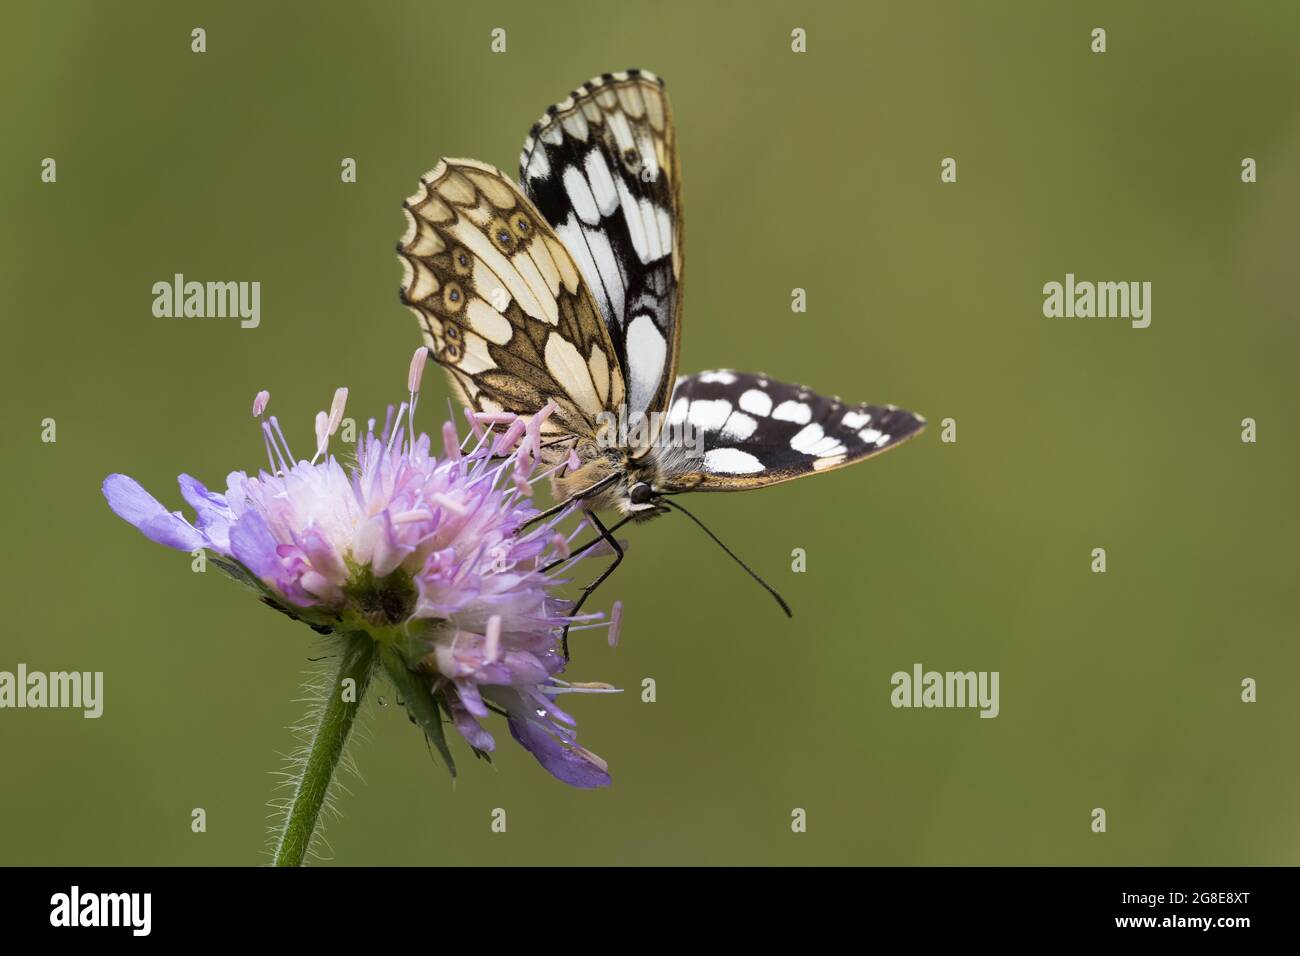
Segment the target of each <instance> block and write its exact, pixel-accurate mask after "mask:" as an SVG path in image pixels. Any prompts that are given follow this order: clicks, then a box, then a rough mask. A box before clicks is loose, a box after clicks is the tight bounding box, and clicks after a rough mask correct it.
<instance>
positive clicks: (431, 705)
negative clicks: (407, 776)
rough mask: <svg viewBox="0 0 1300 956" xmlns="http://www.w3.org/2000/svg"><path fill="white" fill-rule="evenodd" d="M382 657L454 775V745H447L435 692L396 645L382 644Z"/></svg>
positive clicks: (409, 707)
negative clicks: (394, 646)
mask: <svg viewBox="0 0 1300 956" xmlns="http://www.w3.org/2000/svg"><path fill="white" fill-rule="evenodd" d="M379 659H380V660H381V661H382V662H383V665H384V670H385V671H387V672H388V677H389V679H390V680H391V681H392V682H393V684H394V686H396V688H397V693H398V694H399V695H400V697H401V700H402V704H403V706H404V707H406V712H407V713H408V714H410V715H411V717H412V718H413V719H414V720H415V723H416V724H417V725H419V727H420V729H421V730H423V731H424V736H425V737H427V738H428V739H429V742H430V743H432V744H433V746H434V748H435V749H436V750H437V751H438V753H439V754H441V755H442V759H443V761H444V762H445V763H446V764H447V770H448V771H450V773H451V775H452V777H453V778H454V777H455V776H456V761H455V760H454V759H452V756H451V749H450V748H449V747H448V746H447V736H446V734H445V733H443V729H442V712H441V711H440V710H439V709H438V703H437V701H435V700H434V699H433V692H432V691H430V690H429V688H428V687H426V686H425V684H424V682H423V681H421V680H420V678H419V675H417V674H415V673H414V672H412V671H411V669H410V668H409V667H407V666H406V661H405V659H404V658H403V657H402V655H401V654H400V653H399V652H398V651H397V650H395V649H394V648H392V647H390V646H387V645H380V646H379Z"/></svg>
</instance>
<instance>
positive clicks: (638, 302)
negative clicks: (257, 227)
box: [397, 70, 925, 613]
mask: <svg viewBox="0 0 1300 956" xmlns="http://www.w3.org/2000/svg"><path fill="white" fill-rule="evenodd" d="M519 165H520V171H519V182H520V185H519V186H516V185H515V184H514V183H513V182H512V181H511V180H510V179H509V178H507V177H506V176H505V175H504V174H503V173H502V172H501V171H500V170H498V169H496V168H494V167H492V166H490V165H488V164H486V163H481V162H477V161H475V160H471V159H444V160H443V161H441V162H440V163H438V165H437V166H436V167H434V169H433V170H431V171H430V172H429V173H427V174H426V175H425V176H424V177H423V179H422V186H421V189H420V191H419V192H418V193H416V194H415V195H414V196H411V197H410V198H409V199H408V200H407V201H406V204H405V208H406V212H407V218H408V220H409V223H408V228H407V231H406V234H405V236H403V238H402V241H401V243H400V244H399V245H398V247H397V250H398V254H399V256H400V258H401V260H402V262H403V265H404V270H405V278H404V281H403V287H402V301H403V302H404V303H405V304H406V305H407V306H409V307H410V308H411V309H412V311H413V312H414V313H415V314H416V317H417V318H418V319H419V322H420V327H421V329H422V330H423V332H424V338H425V342H426V343H427V345H428V348H429V350H430V352H431V354H432V356H433V358H434V359H435V360H436V361H437V362H439V363H440V364H441V365H443V366H444V367H445V368H446V369H447V371H448V373H449V374H450V377H451V382H452V387H453V389H454V390H455V392H456V393H457V395H458V396H459V398H460V399H461V401H462V402H464V403H465V405H466V406H467V407H468V408H470V409H471V410H474V411H478V412H483V413H513V414H516V415H521V416H528V415H533V414H535V413H537V412H539V411H540V410H541V409H542V408H543V407H544V406H547V405H548V403H552V402H553V403H554V405H555V410H554V412H553V414H551V415H550V416H549V417H548V418H547V419H546V421H545V423H544V424H543V426H542V432H541V434H542V438H543V440H544V445H545V448H546V452H545V455H544V456H543V457H544V460H546V461H548V462H549V463H551V464H553V465H559V464H560V463H562V462H564V461H566V460H567V462H568V466H567V467H563V466H561V467H559V468H558V470H557V471H556V474H555V476H554V477H553V485H554V490H555V493H556V495H557V498H558V499H559V500H560V501H561V502H562V504H563V503H567V502H569V501H572V500H580V501H581V502H583V504H584V506H585V507H586V509H587V510H588V512H589V514H590V517H591V520H592V522H593V524H594V526H595V527H596V528H597V529H598V530H599V531H600V533H601V536H602V539H603V540H606V541H608V542H609V543H610V544H611V545H612V546H613V548H614V551H615V553H616V556H617V557H616V560H615V561H614V562H613V563H612V564H611V565H610V567H609V568H608V569H607V570H606V572H605V573H604V574H602V575H601V576H600V579H598V580H597V581H596V582H595V583H594V584H593V585H592V587H591V588H589V589H588V593H589V592H590V590H591V589H594V587H595V586H596V585H597V584H599V583H600V581H601V580H604V578H605V577H606V576H608V573H609V571H612V570H613V568H614V566H616V565H617V564H618V559H621V558H622V550H621V549H620V548H619V545H618V542H617V541H616V540H615V539H614V538H613V537H612V535H611V530H613V529H606V527H605V526H604V524H602V523H601V522H600V520H599V518H598V517H597V514H596V513H597V512H599V511H602V510H607V509H613V510H616V511H618V512H619V513H620V514H621V516H622V518H621V520H620V521H619V522H618V523H617V524H615V525H614V529H617V527H618V526H619V525H622V524H624V523H626V522H627V521H630V520H633V519H639V518H648V517H652V516H654V515H658V514H662V513H664V512H666V511H667V510H669V508H678V509H680V506H679V505H676V504H675V503H673V502H670V501H669V500H668V497H669V496H672V495H676V494H679V493H682V492H687V491H736V490H740V489H745V488H759V487H762V486H764V485H772V484H776V483H777V482H782V481H789V480H791V479H794V478H802V477H803V476H805V475H811V474H815V473H817V472H821V471H829V470H831V469H834V468H840V467H842V466H844V465H848V464H851V463H853V462H857V461H862V460H863V459H865V458H869V457H871V456H873V455H876V454H879V453H880V452H882V451H886V450H887V449H890V448H893V447H894V446H895V445H898V444H900V443H901V442H903V441H905V440H906V439H908V438H911V437H912V436H913V435H915V434H917V433H918V432H920V431H921V429H922V428H924V427H925V420H924V419H923V418H921V417H920V416H919V415H915V414H913V413H912V412H908V411H904V410H903V409H900V408H895V407H894V406H892V405H884V406H880V405H845V404H843V403H842V402H841V401H840V400H839V399H838V398H826V397H823V396H821V395H817V394H814V393H813V392H811V391H809V390H808V389H806V388H803V387H802V386H798V385H786V384H783V383H781V382H778V381H775V380H773V379H769V378H768V377H767V376H765V375H752V374H747V373H744V372H734V371H728V370H723V371H712V372H700V373H698V374H696V375H688V376H684V377H681V378H677V377H676V370H677V354H678V348H679V344H680V340H681V335H680V329H681V314H682V266H683V262H684V256H683V249H682V203H681V173H680V167H679V165H678V159H677V138H676V132H675V130H674V128H673V119H672V110H671V108H670V106H669V102H668V96H667V94H666V93H665V92H664V88H663V81H662V80H660V79H659V78H658V77H656V76H654V75H653V74H651V73H648V72H646V71H644V70H629V71H627V72H626V73H612V74H611V73H606V74H604V75H603V76H599V77H596V78H594V79H592V80H590V81H588V82H586V83H584V84H583V85H582V87H581V88H580V89H577V90H574V91H573V93H572V94H571V95H570V96H569V98H568V99H566V100H564V102H562V103H557V104H556V105H554V106H552V107H551V108H550V109H548V110H547V111H546V113H545V115H543V116H542V117H541V119H539V120H538V121H537V122H536V123H535V124H534V125H533V128H532V131H531V132H530V133H529V135H528V138H527V140H525V142H524V147H523V151H522V152H521V154H520V157H519ZM687 439H689V440H687ZM681 510H684V509H681ZM687 514H688V515H689V512H687ZM691 517H692V518H693V519H694V516H691ZM697 523H699V522H698V520H697ZM701 527H703V525H701ZM705 531H706V532H707V531H708V529H707V528H706V529H705ZM710 536H711V537H712V535H711V533H710ZM714 540H715V541H716V540H717V539H716V538H714ZM594 543H595V542H593V544H594ZM718 543H719V544H721V542H720V541H719V542H718ZM723 547H725V545H723ZM729 553H730V552H729ZM732 556H733V557H735V556H734V555H732ZM736 560H737V561H739V558H737V559H736ZM741 564H742V566H744V565H743V562H741ZM746 570H747V571H748V570H749V569H748V567H746ZM750 574H753V572H752V571H750ZM754 576H755V577H756V578H757V575H754ZM759 580H760V583H761V579H759ZM764 586H765V587H767V585H766V584H764ZM768 590H769V591H771V590H772V589H771V588H770V587H769V588H768ZM772 593H773V595H774V596H775V597H776V598H777V600H778V601H781V599H780V596H779V595H776V594H775V592H772ZM585 596H586V595H584V598H585ZM781 604H782V607H785V608H786V612H787V613H789V608H788V607H786V605H785V602H784V601H781Z"/></svg>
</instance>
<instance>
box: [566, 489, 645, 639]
mask: <svg viewBox="0 0 1300 956" xmlns="http://www.w3.org/2000/svg"><path fill="white" fill-rule="evenodd" d="M587 517H588V518H590V519H591V523H592V524H594V525H595V526H596V530H597V531H599V532H600V537H599V538H596V539H595V540H594V541H590V542H588V543H587V544H585V545H583V546H582V547H581V548H579V549H578V550H577V551H575V552H574V554H575V555H576V554H581V553H582V552H583V551H586V550H587V549H588V548H592V547H595V546H596V545H598V544H600V542H602V541H608V542H609V545H610V547H612V548H613V549H614V560H613V561H611V562H610V563H609V566H608V567H607V568H605V570H604V571H601V572H600V576H599V577H597V578H596V580H595V581H592V582H591V583H590V584H589V585H587V586H586V587H585V588H583V590H582V597H580V598H578V601H577V603H576V604H574V605H573V608H572V609H571V610H570V611H569V614H570V615H572V616H577V613H578V612H579V611H581V610H582V605H583V604H585V603H586V602H587V598H589V597H591V595H592V594H593V593H594V592H595V590H596V588H598V587H600V586H601V584H602V583H604V581H605V579H606V578H607V577H609V576H610V575H611V574H613V573H614V569H615V568H616V567H618V566H619V565H620V564H622V563H623V546H622V545H621V544H619V543H618V539H617V538H615V537H614V534H613V532H614V531H617V530H618V529H619V528H621V527H623V525H625V524H627V523H628V522H629V521H631V520H632V515H628V516H627V517H626V518H623V519H622V520H621V521H619V522H618V523H617V524H615V525H614V528H613V530H612V531H611V530H610V529H608V528H606V527H605V526H604V525H603V524H601V521H600V518H598V517H596V513H595V512H594V511H589V512H587ZM571 626H572V625H565V627H564V634H563V635H562V636H561V637H560V644H561V646H562V647H563V648H564V660H565V661H566V662H567V661H568V660H569V627H571Z"/></svg>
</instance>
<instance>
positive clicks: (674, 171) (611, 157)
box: [519, 70, 683, 455]
mask: <svg viewBox="0 0 1300 956" xmlns="http://www.w3.org/2000/svg"><path fill="white" fill-rule="evenodd" d="M519 182H520V185H521V186H522V187H523V190H524V193H525V194H526V195H527V196H528V197H529V199H531V200H532V201H533V203H535V204H536V206H537V208H538V210H539V211H540V212H541V213H542V215H543V216H545V217H546V220H547V222H549V223H550V224H551V226H552V227H553V228H554V229H555V232H556V234H557V235H558V236H559V237H560V239H561V241H563V242H564V244H565V246H566V247H567V248H568V250H569V252H570V253H571V254H572V255H573V258H574V260H575V261H576V262H577V264H578V268H579V269H580V271H581V272H582V276H583V278H584V279H585V280H586V282H587V285H588V286H590V288H591V290H592V293H593V295H594V297H595V299H596V303H597V305H598V306H599V308H600V311H601V314H602V316H603V317H604V319H605V324H606V327H607V328H608V329H609V337H610V340H611V341H612V343H613V347H614V352H615V354H616V355H617V357H618V363H619V366H620V368H621V369H622V372H623V378H624V380H625V382H626V386H627V410H626V416H627V419H628V421H629V423H633V424H634V423H635V422H637V421H638V420H639V419H640V418H641V416H644V415H648V414H649V413H653V412H663V411H664V410H665V409H666V408H667V407H668V399H669V396H670V395H671V392H672V387H673V380H674V376H675V375H676V369H677V354H678V349H679V341H680V327H681V309H682V302H681V289H682V264H683V257H682V204H681V174H680V168H679V164H678V159H677V134H676V131H675V129H674V126H673V117H672V108H671V106H670V104H669V102H668V96H667V94H666V93H665V92H664V87H663V81H662V80H660V79H659V78H658V77H656V76H655V75H654V74H652V73H649V72H647V71H644V70H628V71H626V72H623V73H606V74H604V75H602V76H598V77H595V78H593V79H591V80H588V81H587V82H586V83H584V84H582V86H581V87H579V88H578V89H576V90H574V91H573V93H572V94H571V95H570V96H569V97H568V98H567V99H565V100H564V101H563V102H561V103H557V104H555V105H554V106H552V107H550V108H549V109H548V110H547V111H546V113H545V114H544V115H543V116H542V117H541V118H540V119H539V120H538V121H537V122H536V123H535V124H534V125H533V129H532V131H531V132H530V133H529V135H528V138H527V140H525V142H524V147H523V150H522V151H521V153H520V156H519ZM657 419H658V416H651V418H650V420H648V421H647V423H646V424H647V426H648V428H647V429H646V431H645V432H644V434H645V435H646V436H647V437H648V439H649V443H648V444H645V445H642V446H639V447H637V448H634V449H632V451H633V454H634V455H639V454H644V453H645V452H646V451H649V450H650V448H651V447H653V443H654V438H655V437H656V430H657V428H658V424H657Z"/></svg>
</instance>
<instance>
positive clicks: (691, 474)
mask: <svg viewBox="0 0 1300 956" xmlns="http://www.w3.org/2000/svg"><path fill="white" fill-rule="evenodd" d="M686 426H689V429H688V428H687V427H686ZM923 428H925V419H924V418H922V417H921V416H919V415H916V414H913V413H912V412H909V411H905V410H904V409H901V408H895V407H894V406H892V405H845V404H844V403H843V402H841V401H840V400H839V399H838V398H827V397H826V396H824V395H818V394H816V393H815V392H811V391H809V390H808V389H806V388H804V387H802V386H800V385H786V384H784V383H782V382H778V381H775V380H773V379H769V378H768V377H766V376H764V375H751V374H749V373H747V372H733V371H730V370H726V369H722V370H718V371H713V372H700V373H699V374H698V375H690V376H686V377H684V378H680V379H678V380H677V387H676V389H674V391H673V399H672V405H671V406H670V408H669V413H668V424H667V428H666V429H665V431H664V433H663V437H662V441H663V442H664V443H667V442H672V444H673V446H674V448H673V450H672V451H671V452H665V453H664V454H663V455H662V460H663V462H664V463H665V465H666V467H665V471H664V473H663V474H662V475H661V478H660V486H661V487H662V488H663V490H665V491H668V492H678V491H734V490H739V489H742V488H759V487H762V486H764V485H774V484H777V483H778V482H782V481H790V480H792V479H794V478H802V477H803V476H805V475H812V474H816V473H818V472H822V471H829V470H831V469H833V468H842V467H844V466H845V465H849V464H852V463H853V462H857V461H862V460H863V459H866V458H870V457H872V456H873V455H878V454H880V453H881V452H883V451H888V450H889V449H890V448H893V447H894V446H896V445H900V444H902V443H903V442H905V441H906V440H907V439H909V438H911V437H912V436H913V435H916V434H918V433H919V432H920V431H921V430H922V429H923ZM696 429H698V430H699V431H701V432H702V433H703V456H702V457H694V456H693V455H692V454H691V453H690V450H689V447H688V446H690V445H691V444H692V441H691V440H692V438H693V436H694V435H695V434H696V432H695V430H696Z"/></svg>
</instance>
